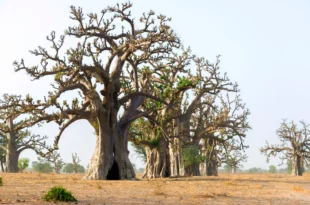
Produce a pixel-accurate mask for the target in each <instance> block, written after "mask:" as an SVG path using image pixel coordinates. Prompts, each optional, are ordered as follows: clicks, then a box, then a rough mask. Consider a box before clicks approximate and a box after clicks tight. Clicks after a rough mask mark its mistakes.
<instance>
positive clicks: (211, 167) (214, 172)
mask: <svg viewBox="0 0 310 205" xmlns="http://www.w3.org/2000/svg"><path fill="white" fill-rule="evenodd" d="M207 176H218V163H217V161H215V160H211V161H209V162H207Z"/></svg>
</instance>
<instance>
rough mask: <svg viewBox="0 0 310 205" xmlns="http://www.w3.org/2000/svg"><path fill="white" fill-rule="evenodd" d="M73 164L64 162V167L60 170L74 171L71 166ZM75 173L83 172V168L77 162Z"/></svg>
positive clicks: (65, 171)
mask: <svg viewBox="0 0 310 205" xmlns="http://www.w3.org/2000/svg"><path fill="white" fill-rule="evenodd" d="M73 167H74V166H73V164H72V163H66V164H65V166H64V168H63V169H62V171H63V172H64V173H74V168H73ZM76 173H85V168H84V167H83V166H82V165H80V164H78V165H77V172H76Z"/></svg>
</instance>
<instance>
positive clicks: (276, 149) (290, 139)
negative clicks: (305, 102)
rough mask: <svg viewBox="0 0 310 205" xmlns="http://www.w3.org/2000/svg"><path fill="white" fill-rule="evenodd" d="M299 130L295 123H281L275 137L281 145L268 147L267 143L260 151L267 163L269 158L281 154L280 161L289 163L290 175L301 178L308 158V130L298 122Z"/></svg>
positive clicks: (309, 142) (309, 154) (307, 127)
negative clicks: (290, 167) (290, 164)
mask: <svg viewBox="0 0 310 205" xmlns="http://www.w3.org/2000/svg"><path fill="white" fill-rule="evenodd" d="M300 124H301V128H299V127H298V126H297V124H296V123H294V122H291V123H287V122H286V121H285V120H284V121H283V122H282V124H281V126H280V128H279V129H278V130H277V135H278V137H279V138H280V140H281V142H282V144H280V145H269V144H268V142H267V144H266V146H265V147H262V148H261V149H260V151H261V153H264V154H265V155H266V156H267V161H269V158H270V157H271V156H276V155H277V154H278V153H281V154H282V156H281V157H280V159H281V160H282V164H283V161H285V160H287V161H291V163H292V175H295V176H301V175H302V172H303V166H304V163H306V164H308V160H309V156H310V137H309V136H310V130H309V125H308V124H307V123H305V122H303V121H300Z"/></svg>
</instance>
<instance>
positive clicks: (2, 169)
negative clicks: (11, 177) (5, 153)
mask: <svg viewBox="0 0 310 205" xmlns="http://www.w3.org/2000/svg"><path fill="white" fill-rule="evenodd" d="M0 166H1V172H4V166H3V162H2V161H1V162H0Z"/></svg>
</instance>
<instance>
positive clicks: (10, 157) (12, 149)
mask: <svg viewBox="0 0 310 205" xmlns="http://www.w3.org/2000/svg"><path fill="white" fill-rule="evenodd" d="M7 126H8V127H9V128H11V129H13V120H11V118H8V119H7ZM7 138H8V142H7V147H6V149H7V150H6V159H5V167H6V172H9V173H17V172H18V158H19V152H18V151H17V148H18V147H17V142H16V135H15V133H14V132H13V131H11V132H10V133H8V134H7Z"/></svg>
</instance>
